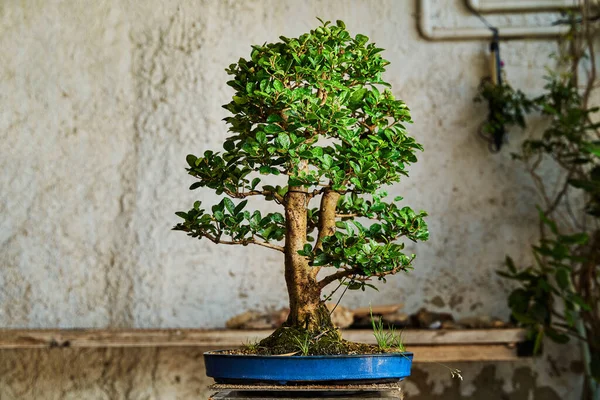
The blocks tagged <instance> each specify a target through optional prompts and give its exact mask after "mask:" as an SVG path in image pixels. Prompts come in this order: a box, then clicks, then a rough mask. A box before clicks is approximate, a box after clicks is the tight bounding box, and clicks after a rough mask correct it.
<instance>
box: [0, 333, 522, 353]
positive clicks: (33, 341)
mask: <svg viewBox="0 0 600 400" xmlns="http://www.w3.org/2000/svg"><path fill="white" fill-rule="evenodd" d="M269 333H270V331H248V330H203V329H129V330H121V329H119V330H111V329H40V330H37V329H0V349H16V348H44V347H167V346H197V347H211V348H218V347H231V346H239V345H241V344H242V343H244V342H248V341H256V340H259V339H261V338H263V337H265V336H268V335H269ZM343 335H344V338H346V339H348V340H352V341H357V342H364V343H375V340H374V337H373V332H372V331H370V330H346V331H344V332H343ZM403 338H404V343H405V344H406V345H407V346H414V345H429V346H430V345H440V344H442V345H450V344H470V345H480V344H509V343H516V342H520V341H523V340H524V338H525V332H524V331H523V330H522V329H493V330H485V329H470V330H406V331H404V333H403Z"/></svg>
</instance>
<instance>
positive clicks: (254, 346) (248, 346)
mask: <svg viewBox="0 0 600 400" xmlns="http://www.w3.org/2000/svg"><path fill="white" fill-rule="evenodd" d="M259 348H260V343H259V340H258V339H252V340H250V339H248V340H246V341H245V342H244V343H243V344H242V349H244V350H246V351H247V352H249V353H257V352H258V350H259Z"/></svg>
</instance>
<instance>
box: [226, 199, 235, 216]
mask: <svg viewBox="0 0 600 400" xmlns="http://www.w3.org/2000/svg"><path fill="white" fill-rule="evenodd" d="M223 204H224V205H225V208H226V209H227V211H229V213H230V214H235V212H234V210H235V205H234V204H233V201H231V199H230V198H228V197H225V198H224V199H223Z"/></svg>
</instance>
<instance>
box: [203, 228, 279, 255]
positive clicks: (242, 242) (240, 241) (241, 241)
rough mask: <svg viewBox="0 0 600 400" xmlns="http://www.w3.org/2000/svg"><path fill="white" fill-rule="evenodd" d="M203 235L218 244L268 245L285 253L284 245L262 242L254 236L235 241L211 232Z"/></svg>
mask: <svg viewBox="0 0 600 400" xmlns="http://www.w3.org/2000/svg"><path fill="white" fill-rule="evenodd" d="M202 236H204V237H205V238H207V239H208V240H210V241H211V242H213V243H216V244H227V245H241V246H247V245H249V244H255V245H258V246H263V247H267V248H269V249H273V250H277V251H280V252H282V253H283V251H284V250H283V247H282V246H278V245H276V244H272V243H267V242H261V241H258V240H256V239H254V238H251V239H244V240H238V241H233V240H221V239H220V238H218V237H215V236H212V235H209V234H206V233H205V234H203V235H202Z"/></svg>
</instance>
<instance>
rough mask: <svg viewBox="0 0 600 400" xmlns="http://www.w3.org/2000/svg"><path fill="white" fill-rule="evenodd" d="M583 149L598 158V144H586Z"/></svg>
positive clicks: (599, 153)
mask: <svg viewBox="0 0 600 400" xmlns="http://www.w3.org/2000/svg"><path fill="white" fill-rule="evenodd" d="M583 148H584V150H585V151H587V152H588V153H591V154H594V155H595V156H596V157H600V143H588V144H586V145H585V146H584V147H583Z"/></svg>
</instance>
